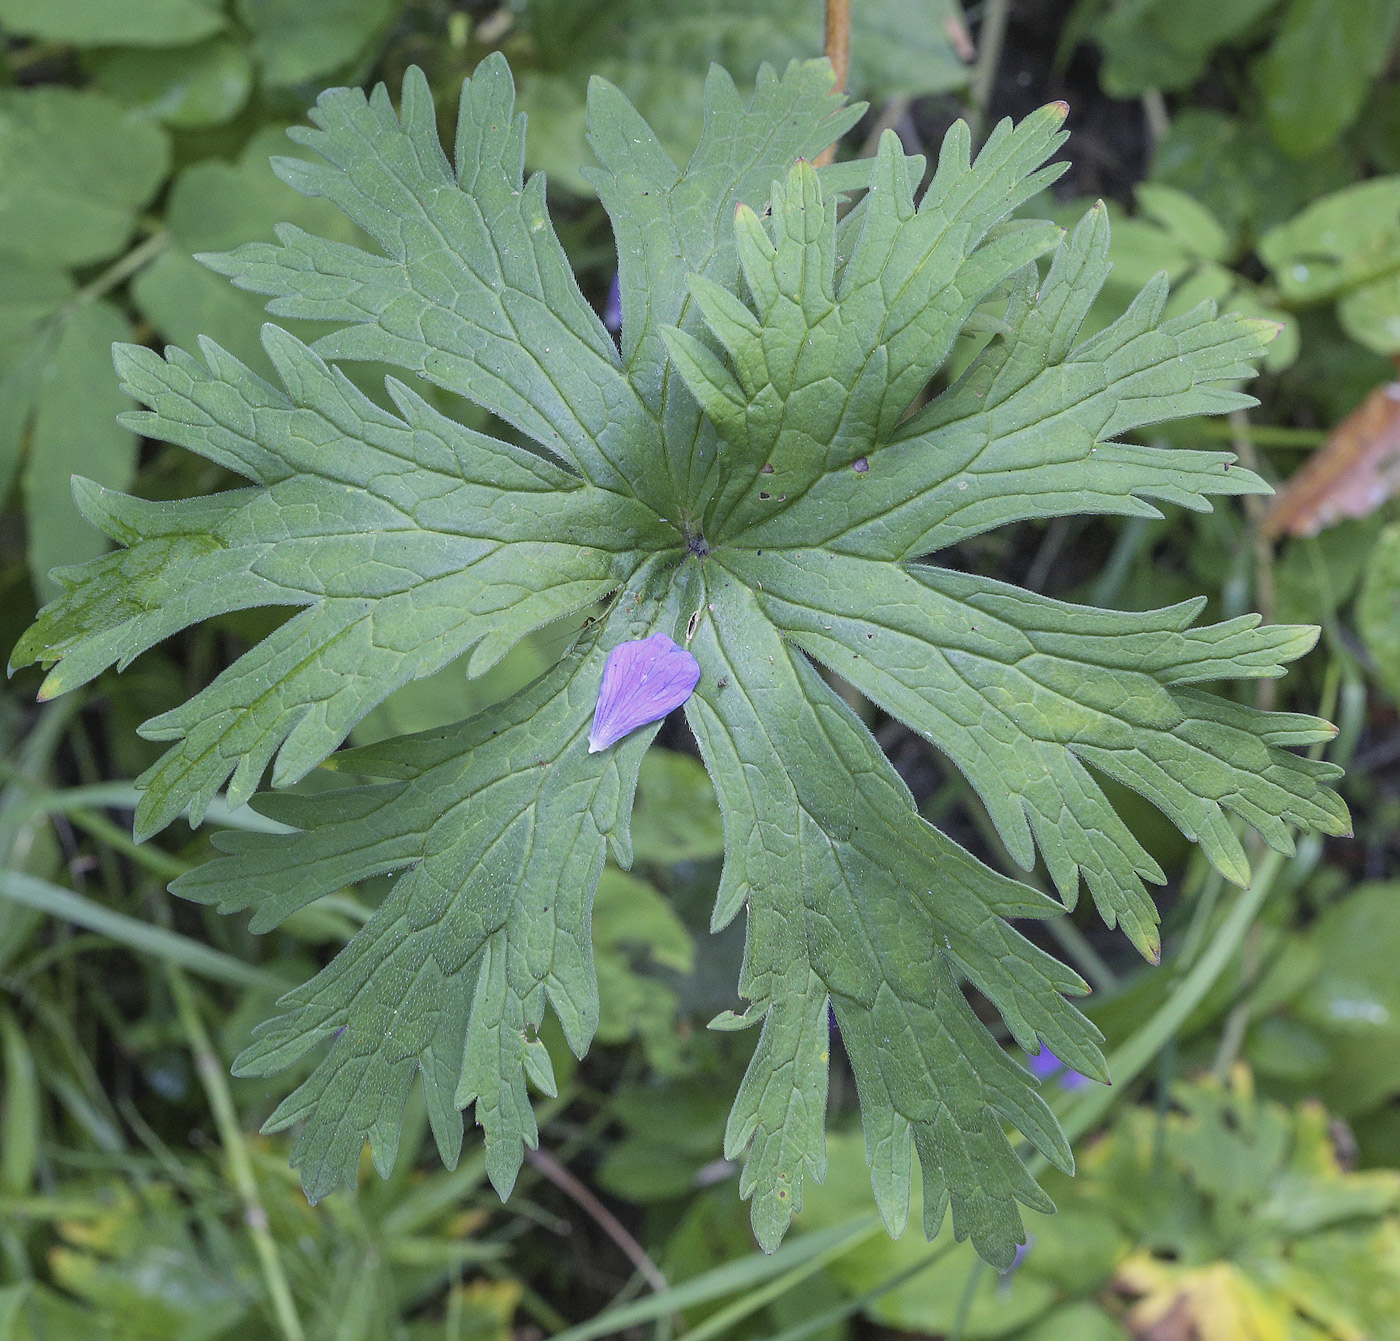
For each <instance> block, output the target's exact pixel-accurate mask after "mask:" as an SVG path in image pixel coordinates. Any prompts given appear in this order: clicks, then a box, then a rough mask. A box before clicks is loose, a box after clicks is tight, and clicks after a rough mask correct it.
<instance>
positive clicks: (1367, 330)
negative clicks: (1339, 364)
mask: <svg viewBox="0 0 1400 1341" xmlns="http://www.w3.org/2000/svg"><path fill="white" fill-rule="evenodd" d="M1259 255H1260V258H1261V259H1262V260H1263V261H1264V263H1265V264H1266V265H1267V266H1268V267H1269V269H1270V270H1271V271H1272V272H1273V277H1274V281H1275V283H1277V285H1278V287H1279V291H1280V292H1281V293H1282V294H1283V296H1284V298H1285V299H1287V300H1290V301H1292V302H1294V303H1300V304H1301V303H1315V302H1321V301H1323V300H1326V299H1329V298H1336V299H1338V305H1337V315H1338V317H1339V319H1340V320H1341V323H1342V326H1343V328H1344V329H1346V331H1347V333H1348V334H1349V335H1351V337H1352V338H1353V339H1354V340H1357V341H1358V342H1359V343H1361V344H1364V345H1365V346H1366V347H1367V348H1369V349H1374V350H1375V351H1376V352H1377V353H1380V354H1391V353H1396V352H1400V177H1377V178H1374V179H1372V180H1371V181H1368V182H1360V183H1358V184H1357V185H1355V186H1349V187H1346V188H1345V189H1344V190H1341V191H1336V192H1334V193H1333V194H1332V195H1329V196H1324V197H1323V198H1322V199H1321V200H1319V201H1316V202H1315V203H1314V204H1312V205H1309V206H1308V207H1307V208H1306V209H1305V210H1303V211H1302V213H1300V214H1298V215H1295V216H1294V217H1293V218H1292V219H1290V220H1289V221H1288V222H1287V223H1285V224H1280V225H1279V226H1278V227H1277V228H1273V229H1270V230H1269V232H1267V233H1266V234H1265V235H1264V236H1263V237H1262V238H1261V239H1260V240H1259Z"/></svg>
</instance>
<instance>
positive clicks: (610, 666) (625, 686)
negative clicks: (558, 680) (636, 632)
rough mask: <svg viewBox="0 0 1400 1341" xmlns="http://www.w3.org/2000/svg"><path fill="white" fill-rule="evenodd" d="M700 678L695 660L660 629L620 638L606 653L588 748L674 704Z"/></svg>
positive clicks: (593, 750)
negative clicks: (642, 635) (647, 634)
mask: <svg viewBox="0 0 1400 1341" xmlns="http://www.w3.org/2000/svg"><path fill="white" fill-rule="evenodd" d="M699 682H700V663H699V662H698V661H696V659H695V658H694V657H693V656H691V655H690V653H689V652H687V651H686V650H685V648H683V647H677V646H676V644H675V643H673V642H672V641H671V640H670V639H669V638H668V637H667V636H666V635H665V634H664V633H653V634H652V635H651V637H650V638H638V639H635V640H634V641H632V642H627V643H619V644H618V645H617V646H616V647H614V648H613V650H612V651H611V652H609V653H608V662H607V665H606V666H604V667H603V683H602V685H601V686H600V687H599V689H598V707H597V708H596V710H595V711H594V713H593V730H592V731H590V732H589V733H588V752H589V754H597V753H598V751H599V750H606V749H607V748H608V746H609V745H611V744H613V742H614V741H618V740H621V739H622V737H623V736H625V735H627V734H628V732H630V731H635V730H636V729H637V728H638V727H639V726H645V725H646V724H647V723H648V722H659V721H660V720H661V719H662V718H663V717H664V716H665V715H666V714H667V713H668V712H670V711H671V709H672V708H679V707H680V706H681V704H682V703H684V702H685V701H686V699H688V698H689V697H690V696H691V694H693V693H694V692H695V686H696V685H697V684H698V683H699Z"/></svg>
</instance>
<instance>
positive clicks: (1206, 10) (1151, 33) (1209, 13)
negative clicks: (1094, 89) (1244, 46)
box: [1093, 0, 1277, 98]
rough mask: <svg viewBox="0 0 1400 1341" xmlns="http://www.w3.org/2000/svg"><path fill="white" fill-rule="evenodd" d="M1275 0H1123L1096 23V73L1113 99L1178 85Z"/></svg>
mask: <svg viewBox="0 0 1400 1341" xmlns="http://www.w3.org/2000/svg"><path fill="white" fill-rule="evenodd" d="M1276 3H1277V0H1121V3H1119V4H1115V5H1113V6H1111V7H1109V8H1108V10H1107V13H1105V14H1104V16H1103V17H1102V18H1101V19H1099V20H1098V22H1097V23H1096V24H1095V26H1094V29H1093V32H1094V40H1095V41H1096V42H1097V43H1098V45H1099V47H1100V48H1101V49H1102V51H1103V55H1104V64H1103V69H1102V70H1101V71H1100V74H1099V78H1100V81H1101V82H1102V84H1103V87H1104V91H1105V92H1107V93H1109V94H1110V95H1111V96H1113V97H1115V98H1136V97H1138V96H1139V95H1141V94H1143V93H1146V92H1147V90H1148V89H1167V90H1171V89H1180V88H1187V87H1189V86H1190V85H1191V84H1193V83H1195V82H1196V80H1197V79H1199V78H1200V77H1201V75H1202V74H1203V73H1204V72H1205V68H1206V63H1207V61H1208V60H1209V59H1210V55H1211V52H1212V51H1213V50H1214V49H1215V48H1216V47H1218V46H1221V45H1222V44H1224V43H1226V42H1229V41H1231V40H1232V39H1234V38H1237V37H1240V36H1242V35H1243V34H1245V33H1247V32H1248V31H1249V29H1250V28H1251V27H1252V26H1253V25H1254V24H1255V23H1256V22H1257V20H1258V19H1259V18H1260V17H1261V16H1262V15H1264V14H1265V13H1267V12H1268V11H1269V10H1270V9H1272V8H1273V6H1274V5H1275V4H1276Z"/></svg>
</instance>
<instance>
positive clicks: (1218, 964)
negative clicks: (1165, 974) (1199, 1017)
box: [1029, 851, 1286, 1176]
mask: <svg viewBox="0 0 1400 1341" xmlns="http://www.w3.org/2000/svg"><path fill="white" fill-rule="evenodd" d="M1285 860H1286V858H1285V857H1284V856H1283V854H1282V853H1280V852H1273V851H1270V852H1269V853H1267V854H1266V855H1265V857H1264V860H1263V861H1262V862H1260V864H1259V869H1258V871H1257V872H1256V873H1255V876H1254V879H1253V880H1252V881H1250V884H1249V888H1248V889H1244V890H1241V891H1240V893H1239V896H1238V897H1237V898H1236V900H1235V906H1234V907H1233V908H1231V909H1230V913H1229V916H1228V917H1226V919H1225V921H1224V922H1222V923H1221V925H1220V929H1219V930H1218V931H1217V932H1216V934H1215V938H1214V939H1213V940H1212V941H1211V943H1210V945H1209V946H1208V947H1207V948H1206V950H1205V951H1204V952H1203V953H1202V954H1201V957H1200V958H1199V959H1198V960H1197V961H1196V962H1195V964H1193V965H1192V967H1191V969H1190V971H1189V972H1188V973H1187V974H1186V975H1185V977H1183V978H1182V980H1181V982H1180V984H1179V985H1178V986H1177V988H1176V990H1175V991H1174V992H1173V993H1172V996H1171V999H1170V1000H1169V1001H1166V1002H1165V1003H1163V1005H1162V1007H1161V1009H1160V1010H1158V1011H1157V1013H1156V1014H1155V1015H1153V1016H1152V1018H1151V1019H1150V1020H1148V1022H1147V1023H1146V1024H1144V1025H1143V1026H1142V1028H1141V1029H1139V1030H1138V1031H1137V1033H1135V1034H1134V1035H1133V1036H1132V1037H1131V1038H1129V1039H1128V1041H1127V1042H1126V1043H1124V1044H1123V1045H1122V1046H1121V1047H1118V1048H1115V1049H1114V1050H1113V1052H1112V1053H1111V1054H1110V1056H1109V1058H1108V1069H1109V1074H1110V1075H1111V1076H1112V1077H1113V1084H1112V1085H1096V1086H1095V1087H1094V1088H1093V1089H1092V1090H1090V1091H1088V1092H1086V1093H1085V1094H1083V1096H1082V1097H1081V1098H1080V1099H1079V1101H1078V1102H1077V1103H1076V1104H1075V1105H1074V1107H1072V1108H1071V1109H1070V1110H1069V1112H1068V1113H1067V1114H1066V1116H1065V1119H1064V1122H1063V1123H1062V1124H1061V1125H1062V1126H1063V1128H1064V1133H1065V1136H1066V1137H1067V1138H1068V1139H1069V1140H1070V1141H1077V1140H1078V1139H1079V1138H1080V1137H1081V1136H1084V1135H1085V1134H1086V1133H1088V1132H1090V1131H1092V1130H1093V1129H1094V1127H1096V1126H1097V1125H1098V1123H1099V1122H1100V1121H1101V1120H1102V1118H1103V1116H1104V1114H1105V1113H1107V1112H1108V1110H1109V1109H1110V1108H1112V1107H1113V1105H1114V1104H1115V1103H1116V1102H1117V1101H1118V1099H1119V1098H1120V1096H1122V1095H1123V1094H1125V1093H1126V1092H1127V1089H1128V1086H1129V1084H1130V1083H1131V1082H1132V1081H1133V1080H1136V1079H1137V1077H1138V1076H1139V1075H1141V1074H1142V1072H1143V1071H1144V1070H1145V1069H1146V1068H1147V1067H1148V1066H1149V1065H1150V1064H1151V1063H1152V1061H1153V1059H1154V1058H1155V1057H1156V1056H1157V1054H1158V1053H1159V1052H1161V1050H1162V1049H1163V1048H1164V1047H1166V1046H1167V1044H1168V1043H1170V1042H1171V1040H1172V1039H1174V1038H1175V1037H1176V1035H1177V1033H1178V1031H1179V1030H1180V1029H1181V1026H1182V1025H1183V1024H1185V1023H1186V1020H1187V1018H1188V1017H1189V1016H1190V1014H1191V1012H1192V1011H1194V1010H1195V1009H1196V1007H1197V1006H1199V1005H1200V1004H1201V1002H1202V1001H1203V1000H1205V996H1206V993H1207V992H1209V991H1210V989H1211V988H1212V987H1214V986H1215V984H1216V981H1217V980H1218V979H1219V977H1220V975H1221V974H1222V973H1223V972H1224V971H1225V968H1226V966H1227V965H1228V964H1229V963H1230V960H1231V959H1233V958H1234V955H1235V951H1236V950H1238V949H1239V947H1240V945H1241V943H1242V942H1243V940H1244V938H1245V936H1246V934H1247V933H1248V932H1249V929H1250V927H1252V926H1253V925H1254V920H1255V918H1256V917H1258V915H1259V910H1260V909H1261V908H1262V907H1263V906H1264V902H1265V900H1266V899H1267V898H1268V897H1269V895H1270V893H1271V892H1272V891H1273V888H1274V882H1275V881H1276V880H1277V879H1278V877H1279V873H1280V872H1281V871H1282V870H1283V866H1284V862H1285ZM1049 1162H1050V1161H1049V1160H1047V1159H1046V1158H1045V1156H1044V1155H1037V1156H1036V1157H1035V1158H1034V1159H1033V1160H1032V1161H1031V1162H1030V1166H1029V1167H1030V1171H1031V1174H1032V1176H1035V1175H1037V1174H1040V1173H1043V1172H1044V1171H1045V1169H1046V1167H1047V1166H1048V1165H1049Z"/></svg>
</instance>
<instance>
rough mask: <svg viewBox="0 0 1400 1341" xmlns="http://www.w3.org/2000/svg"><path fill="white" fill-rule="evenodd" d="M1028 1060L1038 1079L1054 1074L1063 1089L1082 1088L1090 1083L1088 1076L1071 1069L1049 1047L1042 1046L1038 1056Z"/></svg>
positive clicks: (1044, 1078)
mask: <svg viewBox="0 0 1400 1341" xmlns="http://www.w3.org/2000/svg"><path fill="white" fill-rule="evenodd" d="M1026 1060H1027V1065H1028V1066H1029V1067H1030V1069H1031V1074H1032V1075H1033V1076H1035V1077H1036V1078H1037V1079H1038V1080H1049V1079H1050V1078H1051V1077H1052V1076H1054V1077H1058V1082H1057V1083H1058V1084H1059V1086H1060V1088H1061V1089H1062V1090H1080V1089H1083V1088H1084V1086H1085V1085H1087V1084H1088V1083H1089V1077H1088V1076H1083V1075H1080V1074H1079V1072H1078V1071H1071V1070H1070V1068H1069V1067H1067V1066H1066V1065H1065V1064H1064V1063H1063V1062H1062V1061H1061V1060H1060V1059H1059V1058H1058V1057H1056V1056H1055V1054H1054V1053H1053V1052H1051V1051H1050V1049H1049V1048H1047V1047H1042V1048H1041V1049H1040V1052H1039V1053H1038V1054H1037V1055H1036V1056H1034V1057H1028V1058H1027V1059H1026Z"/></svg>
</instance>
